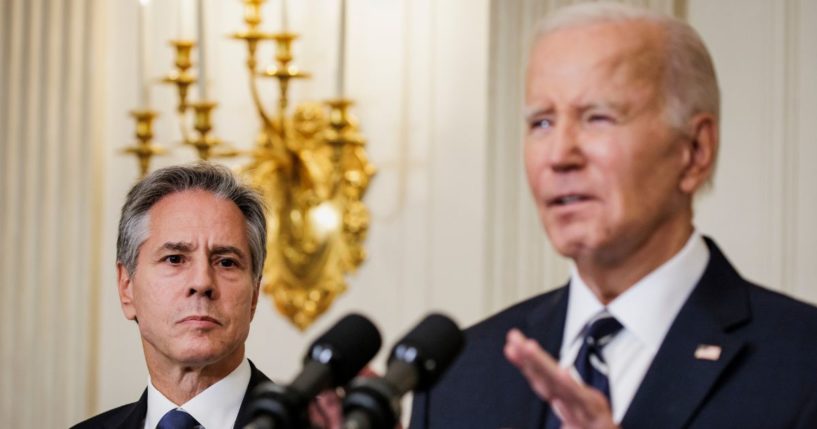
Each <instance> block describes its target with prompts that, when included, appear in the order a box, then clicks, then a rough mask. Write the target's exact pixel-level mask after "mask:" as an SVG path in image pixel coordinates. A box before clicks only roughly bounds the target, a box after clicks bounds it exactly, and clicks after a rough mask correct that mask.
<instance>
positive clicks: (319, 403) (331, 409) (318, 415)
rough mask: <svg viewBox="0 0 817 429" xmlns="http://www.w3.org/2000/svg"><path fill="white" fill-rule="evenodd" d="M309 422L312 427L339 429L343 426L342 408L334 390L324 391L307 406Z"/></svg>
mask: <svg viewBox="0 0 817 429" xmlns="http://www.w3.org/2000/svg"><path fill="white" fill-rule="evenodd" d="M309 421H310V423H311V424H312V426H313V427H316V428H321V429H340V428H341V427H342V425H343V407H342V405H341V400H340V397H339V396H338V394H337V393H335V391H334V390H324V391H323V392H321V393H320V394H319V395H318V396H316V397H315V399H314V400H313V401H312V402H311V403H310V404H309Z"/></svg>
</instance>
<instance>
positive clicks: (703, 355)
mask: <svg viewBox="0 0 817 429" xmlns="http://www.w3.org/2000/svg"><path fill="white" fill-rule="evenodd" d="M720 358H721V346H715V345H712V344H698V348H696V349H695V359H700V360H711V361H716V360H718V359H720Z"/></svg>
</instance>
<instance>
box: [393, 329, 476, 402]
mask: <svg viewBox="0 0 817 429" xmlns="http://www.w3.org/2000/svg"><path fill="white" fill-rule="evenodd" d="M464 345H465V336H464V335H463V333H462V331H461V330H460V328H459V327H458V326H457V324H456V323H455V322H454V321H453V320H451V319H450V318H448V317H446V316H444V315H442V314H439V313H432V314H430V315H428V316H426V318H425V319H423V320H422V321H421V322H420V323H419V324H418V325H417V326H416V327H415V328H414V329H412V330H411V332H409V333H408V334H406V336H404V337H403V338H402V339H401V340H400V341H398V342H397V344H396V345H395V346H394V348H393V349H392V351H391V355H390V356H389V364H391V363H392V361H395V360H397V361H402V362H406V363H408V364H411V365H412V366H414V368H416V369H417V372H418V383H417V386H416V388H417V389H420V390H422V389H427V388H428V387H431V385H433V384H434V383H435V382H436V381H437V379H438V378H439V377H440V375H442V373H443V372H445V370H446V369H447V368H448V366H449V365H451V363H452V362H453V361H454V358H456V357H457V355H458V354H459V353H460V351H461V350H462V347H463V346H464Z"/></svg>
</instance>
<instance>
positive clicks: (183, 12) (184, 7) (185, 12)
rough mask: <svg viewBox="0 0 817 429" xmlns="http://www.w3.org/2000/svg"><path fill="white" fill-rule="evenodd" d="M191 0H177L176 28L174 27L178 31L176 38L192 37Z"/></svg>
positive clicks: (187, 38)
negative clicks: (177, 19)
mask: <svg viewBox="0 0 817 429" xmlns="http://www.w3.org/2000/svg"><path fill="white" fill-rule="evenodd" d="M191 1H193V0H179V2H178V3H177V4H178V6H179V7H178V12H179V15H178V18H179V22H178V24H177V25H178V28H177V29H176V30H177V31H178V32H179V35H178V39H180V40H189V39H192V38H193V25H192V24H191V22H192V15H193V5H192V4H191V3H190V2H191Z"/></svg>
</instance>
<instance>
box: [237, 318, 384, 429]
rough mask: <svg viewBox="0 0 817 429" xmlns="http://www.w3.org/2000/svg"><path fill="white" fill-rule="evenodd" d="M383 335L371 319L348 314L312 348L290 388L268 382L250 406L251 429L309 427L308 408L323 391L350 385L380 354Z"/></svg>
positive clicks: (249, 426)
mask: <svg viewBox="0 0 817 429" xmlns="http://www.w3.org/2000/svg"><path fill="white" fill-rule="evenodd" d="M380 344H381V339H380V332H379V331H378V330H377V328H376V327H375V326H374V324H373V323H372V322H370V321H369V319H367V318H365V317H363V316H361V315H359V314H349V315H347V316H345V317H344V318H343V319H341V320H340V321H339V322H338V323H336V324H335V326H333V327H332V328H330V329H329V330H328V331H326V333H324V334H323V335H321V336H320V338H318V339H317V340H315V341H314V342H313V343H312V345H310V346H309V349H308V350H307V353H306V356H304V366H303V369H301V372H300V373H299V374H298V375H297V376H296V377H295V379H294V380H292V383H290V384H289V385H288V386H283V385H278V384H274V383H272V382H266V383H263V384H261V385H259V386H258V387H256V388H255V390H254V391H253V399H252V403H251V404H250V413H251V414H250V415H251V416H252V418H253V420H252V423H250V424H249V425H247V426H245V428H252V429H272V428H275V429H300V428H305V427H309V419H308V416H307V406H308V405H309V401H311V400H312V398H314V397H315V396H316V395H317V394H318V393H320V392H321V391H323V390H325V389H328V388H331V387H337V386H343V385H345V384H346V383H348V382H349V380H351V379H352V377H354V376H355V375H356V374H357V373H358V372H360V370H361V369H362V368H363V367H364V366H365V365H366V364H367V363H368V362H369V361H370V360H371V359H372V358H373V357H374V355H375V354H377V351H378V350H379V349H380Z"/></svg>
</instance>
